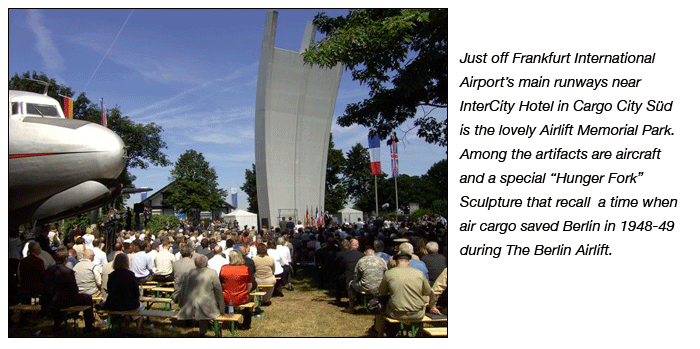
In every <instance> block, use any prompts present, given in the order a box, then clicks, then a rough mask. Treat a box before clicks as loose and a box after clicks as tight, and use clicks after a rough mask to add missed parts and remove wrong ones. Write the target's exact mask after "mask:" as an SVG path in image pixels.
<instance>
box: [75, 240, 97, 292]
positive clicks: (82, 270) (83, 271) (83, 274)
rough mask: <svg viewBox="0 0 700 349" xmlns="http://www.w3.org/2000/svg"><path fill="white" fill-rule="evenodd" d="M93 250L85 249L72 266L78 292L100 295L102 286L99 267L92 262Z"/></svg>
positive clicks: (93, 257)
mask: <svg viewBox="0 0 700 349" xmlns="http://www.w3.org/2000/svg"><path fill="white" fill-rule="evenodd" d="M94 259H95V252H93V251H92V250H85V252H83V258H82V259H81V260H80V261H78V264H76V265H75V266H74V267H73V271H74V272H75V282H76V283H77V284H78V291H79V292H80V293H84V294H88V295H90V296H97V295H100V293H101V291H100V288H101V286H102V275H101V270H100V268H99V267H98V266H97V265H95V263H93V260H94Z"/></svg>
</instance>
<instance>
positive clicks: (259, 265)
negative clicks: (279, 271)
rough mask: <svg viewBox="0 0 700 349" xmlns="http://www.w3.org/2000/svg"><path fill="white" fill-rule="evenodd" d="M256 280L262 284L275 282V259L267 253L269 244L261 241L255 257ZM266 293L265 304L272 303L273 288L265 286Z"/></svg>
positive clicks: (263, 302)
mask: <svg viewBox="0 0 700 349" xmlns="http://www.w3.org/2000/svg"><path fill="white" fill-rule="evenodd" d="M253 262H255V282H257V283H258V285H260V284H272V285H274V284H275V281H276V280H275V274H274V272H275V260H274V259H272V257H270V256H268V255H267V246H266V245H265V244H264V243H261V244H260V246H259V247H258V252H257V255H256V256H255V258H253ZM263 290H264V291H265V295H264V296H263V298H262V304H263V305H269V304H270V297H272V288H269V287H267V288H263Z"/></svg>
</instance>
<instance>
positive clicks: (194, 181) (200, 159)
mask: <svg viewBox="0 0 700 349" xmlns="http://www.w3.org/2000/svg"><path fill="white" fill-rule="evenodd" d="M170 175H171V177H170V180H171V181H172V182H173V184H172V186H171V187H170V189H168V195H167V198H165V200H164V201H165V203H166V204H168V205H170V206H173V207H177V208H182V209H184V210H186V211H187V212H188V216H189V217H192V216H194V217H197V216H198V215H197V214H198V212H199V211H202V210H212V211H213V210H216V209H218V208H221V207H222V206H223V205H224V197H225V196H226V191H225V190H224V189H220V188H218V185H219V184H218V176H217V175H216V170H215V169H214V168H212V167H211V166H210V165H209V162H207V161H206V160H205V159H204V155H202V153H199V152H197V151H194V150H192V149H189V150H187V151H186V152H185V153H183V154H182V155H180V157H179V158H178V159H177V162H176V163H175V167H174V168H173V169H172V170H171V171H170Z"/></svg>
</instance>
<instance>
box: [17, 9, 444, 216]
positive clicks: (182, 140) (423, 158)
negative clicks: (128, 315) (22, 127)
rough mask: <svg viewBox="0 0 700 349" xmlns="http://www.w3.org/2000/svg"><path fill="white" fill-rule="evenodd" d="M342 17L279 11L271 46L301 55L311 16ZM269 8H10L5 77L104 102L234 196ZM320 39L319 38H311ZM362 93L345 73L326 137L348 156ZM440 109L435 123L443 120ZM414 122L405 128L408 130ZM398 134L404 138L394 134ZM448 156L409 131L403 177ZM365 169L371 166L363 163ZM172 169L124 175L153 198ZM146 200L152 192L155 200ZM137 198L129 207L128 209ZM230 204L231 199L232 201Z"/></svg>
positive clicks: (241, 198)
mask: <svg viewBox="0 0 700 349" xmlns="http://www.w3.org/2000/svg"><path fill="white" fill-rule="evenodd" d="M321 11H324V12H326V13H327V14H329V15H333V16H336V15H344V14H346V13H347V10H339V9H331V10H313V9H299V10H295V9H286V10H278V12H279V16H278V21H277V38H276V42H275V46H277V47H281V48H285V49H290V50H294V51H298V50H299V45H300V43H301V38H302V35H303V32H304V27H305V25H306V22H307V21H311V20H312V19H313V17H314V15H315V14H316V13H318V12H321ZM265 13H266V10H248V9H232V10H222V9H217V10H192V9H189V10H162V9H154V10H148V9H136V10H133V11H132V10H130V9H118V10H81V9H67V10H9V20H8V22H9V23H8V28H9V32H8V40H9V42H8V44H9V45H8V47H9V53H8V60H9V62H8V67H9V71H8V74H9V75H8V78H9V76H12V75H14V74H15V73H22V72H25V71H32V70H36V71H37V72H44V73H46V74H47V75H48V76H49V77H53V78H55V79H56V80H57V82H59V83H61V84H64V85H67V86H70V87H71V88H72V89H73V90H74V91H75V93H76V95H77V94H79V93H80V92H83V91H84V92H85V93H86V96H87V97H88V98H89V99H90V100H91V101H92V102H93V103H98V102H99V100H100V98H104V99H105V103H106V104H107V107H108V108H114V107H116V106H118V107H119V108H120V110H121V112H122V115H126V116H129V118H131V120H133V121H134V122H139V123H148V122H155V123H156V124H158V125H160V126H162V127H163V129H164V131H163V133H162V136H163V139H164V140H165V142H166V143H167V145H168V149H164V152H165V153H166V154H167V155H168V157H169V159H170V161H172V162H173V163H175V162H176V161H177V159H178V157H179V156H180V155H181V154H182V153H184V152H185V151H186V150H188V149H194V150H196V151H198V152H201V153H202V154H203V155H204V157H205V159H206V160H207V161H208V162H209V163H210V165H211V166H213V167H214V168H215V169H216V173H217V175H218V177H219V187H220V188H223V189H226V190H227V191H228V190H230V189H231V188H236V189H238V192H239V194H238V204H239V206H240V207H241V208H244V209H245V208H247V206H248V205H247V201H246V195H245V193H243V192H242V191H240V189H239V187H240V186H241V185H242V184H243V183H244V179H245V178H244V173H245V170H246V169H250V168H251V167H252V166H251V165H252V164H253V163H254V162H255V150H254V142H255V126H254V118H255V110H254V105H255V91H256V84H257V72H258V60H259V55H260V47H261V40H262V33H263V25H264V22H265ZM319 38H320V34H317V39H319ZM367 94H368V89H367V88H366V87H364V86H361V85H360V84H359V83H357V82H354V81H352V78H351V76H350V74H349V72H348V71H345V73H344V74H343V78H342V80H341V83H340V89H339V91H338V99H337V101H336V107H335V111H334V113H333V118H334V124H333V127H332V129H331V132H332V133H333V140H334V142H335V146H336V148H338V149H342V150H343V152H345V153H347V151H348V150H350V148H352V146H354V145H355V144H357V143H358V142H359V143H361V144H362V145H363V146H364V147H367V129H366V128H364V127H361V126H352V127H346V128H343V127H340V126H338V125H337V124H336V123H335V120H336V119H337V117H338V116H339V115H342V113H343V111H344V110H345V106H346V105H347V104H348V103H352V102H357V101H360V100H362V99H364V98H365V97H366V96H367ZM445 112H446V111H445V110H439V111H434V112H433V113H438V114H434V115H442V116H444V115H445ZM411 126H412V124H407V125H404V126H402V127H401V129H402V130H404V131H408V130H409V129H410V128H411ZM398 133H399V135H401V133H402V132H401V131H399V132H398ZM445 150H446V149H445V148H441V147H438V146H435V145H431V144H427V143H425V142H423V141H422V140H421V139H419V138H418V137H417V136H416V134H415V130H413V131H411V132H408V133H407V134H406V138H405V142H403V144H401V145H400V146H399V156H400V164H399V169H400V172H401V173H403V174H408V175H421V174H424V173H425V172H426V171H427V170H428V169H429V168H430V166H432V165H433V164H434V163H435V162H437V161H439V160H441V159H444V158H446V156H447V154H446V152H445ZM381 157H382V170H383V171H384V172H385V173H386V172H390V162H389V149H388V148H387V147H386V146H383V148H382V154H381ZM368 166H369V164H368ZM171 169H172V166H169V167H155V166H150V167H149V168H148V169H145V170H141V169H130V172H131V173H132V174H134V175H135V176H136V177H137V178H136V181H135V182H134V184H135V185H136V186H137V187H151V188H153V189H154V190H158V189H160V188H162V187H163V186H165V185H166V184H168V183H169V177H170V171H171ZM151 193H152V192H151ZM139 200H140V195H138V194H137V195H132V196H131V198H130V199H129V200H128V203H129V204H133V203H134V202H137V201H139ZM228 201H229V202H230V195H229V197H228Z"/></svg>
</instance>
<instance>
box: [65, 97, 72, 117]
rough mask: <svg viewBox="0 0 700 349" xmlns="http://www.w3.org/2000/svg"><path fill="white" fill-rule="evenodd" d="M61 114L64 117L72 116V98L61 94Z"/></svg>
mask: <svg viewBox="0 0 700 349" xmlns="http://www.w3.org/2000/svg"><path fill="white" fill-rule="evenodd" d="M63 115H65V116H66V119H72V118H73V98H70V97H66V96H63Z"/></svg>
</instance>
